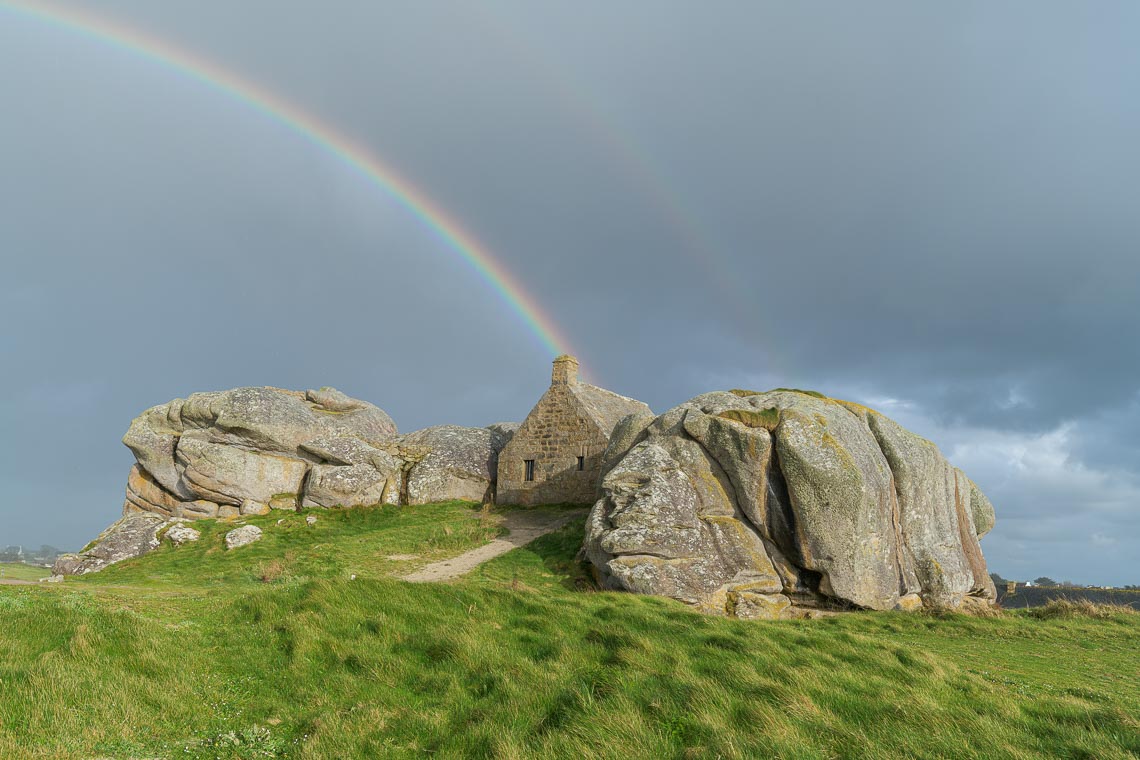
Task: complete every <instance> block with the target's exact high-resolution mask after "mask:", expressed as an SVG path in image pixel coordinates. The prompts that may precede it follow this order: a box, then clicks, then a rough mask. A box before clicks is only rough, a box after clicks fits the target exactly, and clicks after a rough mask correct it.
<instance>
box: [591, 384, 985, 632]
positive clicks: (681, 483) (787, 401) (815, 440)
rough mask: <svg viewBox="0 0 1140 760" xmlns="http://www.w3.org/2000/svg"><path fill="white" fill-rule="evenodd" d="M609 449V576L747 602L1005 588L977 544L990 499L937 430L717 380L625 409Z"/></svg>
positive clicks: (936, 601) (634, 585)
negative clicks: (717, 387)
mask: <svg viewBox="0 0 1140 760" xmlns="http://www.w3.org/2000/svg"><path fill="white" fill-rule="evenodd" d="M604 460H606V461H607V462H609V463H610V464H609V465H608V470H607V471H606V474H605V475H604V477H603V479H602V484H601V487H602V493H603V498H602V499H601V500H599V501H598V502H597V504H595V506H594V509H593V511H592V512H591V515H590V518H589V520H588V522H587V529H586V555H587V557H588V558H589V560H590V561H591V562H592V563H593V564H594V566H595V567H596V568H597V570H598V572H599V575H600V576H601V578H602V579H603V582H604V583H606V585H608V586H609V587H611V588H622V589H627V590H630V591H637V592H641V593H651V594H660V595H664V596H670V597H673V598H675V599H679V600H681V601H684V602H686V603H688V604H692V605H694V606H696V607H698V608H701V609H704V610H708V611H712V612H717V613H719V614H729V615H736V616H738V617H745V616H747V617H787V616H789V615H795V614H796V613H795V611H794V610H791V609H790V608H789V605H791V604H793V603H794V604H795V605H797V606H849V607H860V608H869V609H884V610H885V609H896V608H898V609H912V608H914V607H915V603H916V600H921V602H920V603H925V604H927V605H930V606H957V605H959V604H961V603H962V602H963V600H964V599H967V598H981V599H992V598H993V596H994V593H993V586H992V582H991V581H990V579H989V575H988V572H987V570H986V566H985V560H984V558H983V557H982V553H981V548H980V546H979V544H978V538H979V536H980V535H983V534H984V533H985V531H987V530H989V529H990V528H991V527H992V525H993V508H992V506H990V505H989V502H988V501H987V500H985V497H984V496H982V495H981V492H980V491H979V490H978V489H977V486H976V485H974V484H973V483H972V482H971V481H969V479H968V478H966V477H965V475H963V474H962V473H961V472H960V471H958V470H956V469H955V468H954V467H952V466H951V465H950V464H949V463H948V462H947V461H946V459H945V458H944V457H943V456H942V454H941V453H940V452H939V451H938V449H937V447H935V446H934V444H932V443H930V442H929V441H926V440H924V439H922V438H920V437H918V436H916V435H914V434H913V433H910V432H909V431H906V430H905V429H903V428H902V427H900V426H898V425H897V424H895V423H894V422H892V421H891V420H889V419H887V418H886V417H884V416H882V415H880V414H878V413H876V412H874V411H872V410H869V409H866V408H864V407H860V406H858V405H856V404H849V403H846V402H840V401H835V400H832V399H828V398H825V397H822V396H819V395H818V394H810V393H803V392H793V391H772V392H768V393H753V392H747V391H735V392H724V393H710V394H705V395H703V396H698V397H696V398H694V399H692V400H690V401H688V402H686V403H684V404H682V405H680V406H679V407H676V408H674V409H671V410H669V411H668V412H666V413H665V414H663V415H661V416H659V417H657V418H655V419H653V420H651V421H648V420H645V419H637V418H634V417H630V418H626V420H623V421H622V423H620V424H619V425H618V427H617V428H616V429H615V430H614V435H613V438H612V439H611V442H610V447H609V450H608V451H607V453H606V455H605V457H604Z"/></svg>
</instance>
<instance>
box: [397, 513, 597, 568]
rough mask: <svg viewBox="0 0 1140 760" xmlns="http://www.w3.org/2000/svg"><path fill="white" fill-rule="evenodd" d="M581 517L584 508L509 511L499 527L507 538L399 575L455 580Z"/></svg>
mask: <svg viewBox="0 0 1140 760" xmlns="http://www.w3.org/2000/svg"><path fill="white" fill-rule="evenodd" d="M585 514H586V510H584V509H577V510H573V511H565V510H559V511H558V512H546V511H540V510H515V511H512V512H509V513H507V514H506V516H505V518H506V519H505V521H504V522H503V526H504V527H505V528H506V529H507V530H509V531H510V533H508V534H507V535H505V536H502V537H500V538H496V539H495V540H494V541H491V542H490V543H488V544H484V545H483V546H480V547H479V548H478V549H472V550H471V551H469V552H465V553H463V554H460V555H459V556H458V557H452V558H451V559H445V560H440V561H439V562H432V563H431V564H430V565H427V566H425V567H423V568H420V569H419V570H417V571H416V572H414V573H412V574H411V575H405V576H403V580H405V581H411V582H412V583H425V582H432V581H446V580H451V579H452V578H458V577H459V576H461V575H465V574H467V573H469V572H471V571H472V570H474V569H475V568H477V567H479V565H482V564H483V563H484V562H487V561H488V560H492V559H494V558H495V557H498V556H499V555H501V554H506V553H507V552H509V551H510V550H511V549H517V548H519V547H520V546H525V545H527V544H529V543H530V542H531V541H533V540H535V539H536V538H538V537H539V536H545V535H546V534H547V533H553V532H554V531H556V530H558V529H559V528H561V527H562V526H563V525H565V524H566V523H568V522H570V521H571V520H574V519H576V518H579V517H582V516H583V515H585Z"/></svg>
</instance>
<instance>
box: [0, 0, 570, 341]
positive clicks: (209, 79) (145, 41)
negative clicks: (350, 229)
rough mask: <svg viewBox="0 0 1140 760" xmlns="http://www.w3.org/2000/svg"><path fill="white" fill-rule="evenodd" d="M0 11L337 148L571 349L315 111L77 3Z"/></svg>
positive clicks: (509, 283)
mask: <svg viewBox="0 0 1140 760" xmlns="http://www.w3.org/2000/svg"><path fill="white" fill-rule="evenodd" d="M0 10H6V11H8V12H9V13H12V14H15V15H18V16H22V17H24V18H28V19H32V20H35V21H38V22H42V23H44V24H48V25H50V26H53V27H56V28H60V29H64V30H67V31H69V32H72V33H74V34H78V35H80V36H83V37H86V38H88V39H92V40H96V41H98V42H100V43H103V44H105V45H108V46H110V47H112V48H116V49H119V50H123V51H126V52H128V53H130V54H132V55H135V56H137V57H139V58H142V59H144V60H147V61H150V62H152V63H155V64H158V65H160V66H163V67H165V68H167V69H170V70H171V71H174V72H177V73H179V74H182V75H184V76H186V77H188V78H190V79H192V80H194V81H196V82H198V83H200V84H202V85H204V86H205V87H207V88H209V89H212V90H214V91H216V92H219V93H222V94H224V95H226V96H228V97H230V98H232V99H234V100H236V101H238V102H239V103H242V104H243V105H246V106H248V107H250V108H252V109H254V110H256V111H258V112H260V113H261V114H262V115H263V116H265V117H267V118H269V119H270V120H272V121H275V122H277V123H278V124H280V125H282V126H284V127H286V128H287V129H289V130H290V131H292V132H294V133H295V134H296V135H298V136H300V137H301V138H303V139H304V140H306V141H307V142H309V143H311V144H313V145H315V146H317V147H318V148H320V149H321V150H323V151H325V152H327V153H329V154H331V155H332V156H334V157H335V158H337V159H338V160H340V161H341V162H343V163H344V164H345V165H346V166H348V167H350V168H351V169H353V170H354V171H356V172H357V173H358V174H359V175H361V176H362V177H364V178H365V179H366V180H367V181H368V182H370V183H371V184H372V185H374V186H375V187H377V188H379V189H380V190H381V191H382V192H383V193H384V194H386V195H387V196H388V197H389V198H391V199H392V200H393V201H395V202H396V204H398V205H399V206H401V207H402V208H404V209H405V210H406V211H408V212H409V213H410V214H411V215H412V216H413V217H414V218H415V219H416V220H418V221H419V222H420V223H421V224H423V225H424V227H426V228H427V229H428V230H430V231H431V232H432V233H433V234H434V235H435V236H436V237H438V238H439V239H440V240H442V241H443V242H444V243H445V244H446V245H447V246H448V247H449V248H450V249H451V250H452V251H454V252H455V253H456V254H458V255H459V257H460V258H461V259H462V260H463V261H464V262H465V263H466V264H468V265H469V266H470V268H471V269H472V270H473V271H474V272H475V273H476V274H477V275H478V276H479V277H480V278H481V279H482V280H483V282H485V283H486V284H487V285H488V286H490V287H491V289H492V290H493V291H494V292H496V293H497V294H498V295H499V296H500V298H501V299H502V300H503V302H504V303H505V304H506V305H507V306H508V307H509V308H510V310H511V311H513V312H514V313H515V314H516V315H517V316H518V317H519V318H520V319H521V320H522V322H523V323H524V324H525V325H526V326H527V328H528V329H529V330H530V332H532V333H533V334H534V336H535V337H536V338H537V339H538V340H539V342H540V343H541V344H542V347H543V348H544V349H545V350H546V351H547V352H549V354H550V355H551V356H552V357H553V356H557V355H559V354H566V353H573V351H571V350H570V344H569V342H568V341H567V340H566V339H565V337H563V335H562V334H561V331H560V330H559V329H558V328H557V326H556V325H555V324H554V321H553V320H552V319H551V318H550V317H549V316H548V315H546V314H544V313H543V312H542V310H541V309H540V308H539V306H538V304H537V303H536V302H535V300H534V299H533V298H532V297H531V296H529V295H528V294H527V293H526V291H525V290H523V288H522V286H521V285H520V284H519V283H518V281H517V280H516V279H515V278H514V277H513V276H511V274H510V273H509V272H508V271H507V270H506V268H505V267H504V266H503V265H502V264H501V263H500V262H498V261H496V260H495V258H494V257H493V256H492V255H491V253H490V252H489V251H488V250H487V249H486V248H485V247H484V246H483V245H481V244H480V243H479V241H477V240H476V239H475V238H474V237H472V235H471V234H470V233H469V232H467V231H466V230H464V229H463V227H462V225H461V224H460V223H459V222H458V221H457V220H455V219H454V218H453V217H451V216H449V215H448V214H447V212H445V211H444V210H443V209H442V208H440V207H439V206H438V205H437V204H436V203H434V202H433V201H432V200H431V199H430V198H429V197H427V195H425V194H424V193H423V192H422V191H420V190H419V189H417V188H416V187H415V186H414V185H413V184H412V183H411V182H409V181H408V180H406V179H404V178H403V177H401V176H400V175H399V174H398V173H397V172H396V171H395V170H393V169H392V168H391V167H389V166H386V165H384V164H383V163H381V162H380V161H379V160H377V159H376V158H375V157H373V156H371V155H370V154H369V153H368V151H367V150H366V149H364V148H363V147H361V146H359V145H355V144H353V142H352V141H351V140H349V139H348V138H347V137H345V136H344V135H342V134H340V133H338V132H337V131H336V130H335V129H333V128H332V127H331V126H329V125H328V124H325V123H323V122H322V121H320V120H319V119H318V118H317V117H315V116H313V115H312V114H308V113H305V112H304V111H302V110H301V109H300V108H298V107H297V106H295V105H293V104H291V103H289V102H287V101H285V100H284V99H282V98H280V97H278V96H276V95H274V94H273V93H270V92H267V91H266V90H265V89H263V88H261V87H258V86H257V85H255V84H253V83H252V82H248V81H246V80H243V79H242V78H240V77H239V76H237V75H235V74H233V73H232V72H229V71H225V70H223V69H221V68H219V67H217V66H215V65H214V64H211V63H209V62H208V61H204V60H202V59H200V58H197V57H195V56H193V55H191V54H189V53H187V52H185V51H183V50H179V49H178V48H176V47H175V46H173V45H171V44H170V43H169V42H167V41H165V40H160V39H156V38H154V37H151V36H147V35H144V34H143V33H141V32H139V31H136V30H134V29H129V28H127V27H125V26H122V25H120V24H117V23H111V22H109V21H107V20H105V19H102V18H95V17H94V16H91V15H89V14H86V13H83V12H81V11H77V10H73V9H70V8H69V9H66V10H65V9H62V8H49V7H46V6H44V5H34V6H33V5H30V4H28V3H22V2H12V1H10V0H0Z"/></svg>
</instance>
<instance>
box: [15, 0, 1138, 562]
mask: <svg viewBox="0 0 1140 760" xmlns="http://www.w3.org/2000/svg"><path fill="white" fill-rule="evenodd" d="M2 6H3V4H2V3H0V8H2ZM83 7H84V8H86V9H88V10H89V11H90V9H96V10H95V12H96V13H97V15H100V16H101V17H104V18H107V19H114V20H116V21H118V22H120V23H122V24H125V25H127V26H131V27H133V28H136V29H139V30H144V31H146V32H147V33H148V34H150V35H153V36H155V37H158V38H162V39H166V40H169V41H171V42H172V43H174V44H176V45H177V46H178V47H180V48H182V49H184V50H187V51H191V52H194V53H195V54H197V55H199V56H200V57H202V58H204V59H207V60H209V61H211V62H213V63H214V64H216V65H218V66H221V67H222V68H225V69H228V70H231V71H233V72H235V73H237V74H239V75H240V76H241V77H242V78H244V79H247V80H251V81H254V82H258V83H260V84H262V85H263V86H264V87H265V88H267V89H268V90H270V91H272V92H275V93H277V94H278V95H280V96H282V97H283V98H285V99H287V100H289V101H291V102H293V103H295V104H297V105H298V106H300V107H301V108H303V109H304V110H306V111H309V112H311V113H313V114H317V115H319V117H320V118H321V119H322V120H323V121H325V122H327V123H331V124H333V125H335V126H336V127H337V129H338V130H340V131H341V132H342V133H344V134H346V135H348V136H350V137H352V138H353V139H355V140H356V141H358V142H359V143H360V144H362V145H365V146H367V147H368V148H369V149H370V150H371V151H372V152H374V153H375V154H376V155H377V156H379V157H381V158H382V159H383V160H384V161H386V162H387V163H389V164H390V165H392V166H393V167H395V168H397V169H398V170H399V171H400V172H401V173H402V174H403V175H405V176H406V177H408V178H410V179H411V180H412V181H413V182H414V183H415V184H416V185H418V186H419V187H420V188H421V189H422V190H423V191H424V192H425V193H426V194H428V195H429V196H430V197H432V198H433V199H435V201H436V202H437V203H438V204H439V205H440V206H442V207H443V208H445V209H447V210H448V211H449V212H450V213H451V214H452V215H453V216H455V217H456V218H458V219H460V220H461V221H462V223H463V224H464V225H465V226H466V227H467V229H469V230H470V231H471V232H472V233H474V234H475V236H476V237H478V238H479V239H480V240H481V241H482V242H483V243H484V244H485V245H486V246H487V247H488V248H489V249H490V250H492V251H493V252H494V253H495V255H496V257H497V258H498V259H499V260H500V261H501V262H503V263H504V264H505V266H506V267H507V268H508V269H509V270H510V271H511V272H512V273H513V274H514V276H515V277H516V278H517V279H518V280H519V281H520V282H522V283H523V284H524V285H525V287H526V289H527V291H528V292H529V293H531V294H532V295H533V296H534V297H535V298H536V299H537V300H539V301H540V302H541V303H542V304H543V307H544V309H545V310H546V311H547V312H548V313H549V314H550V315H551V316H552V318H553V319H554V320H555V322H556V323H557V324H558V325H559V326H560V327H561V328H562V330H563V331H564V332H565V333H566V334H567V335H568V336H569V338H570V340H571V341H572V342H573V347H574V348H575V349H576V350H577V351H578V353H579V355H580V359H581V360H582V362H583V365H584V368H585V369H587V370H588V371H589V372H590V373H591V374H592V376H593V377H594V378H595V379H596V380H597V381H598V382H600V383H602V384H604V385H606V386H607V387H610V388H612V389H614V390H616V391H619V392H622V393H626V394H629V395H634V396H637V397H638V398H640V399H642V400H644V401H646V402H647V403H649V404H650V405H651V406H652V407H653V408H654V409H655V410H656V411H664V410H665V409H667V408H668V407H670V406H672V405H674V404H676V403H679V402H681V401H683V400H685V399H687V398H689V397H691V396H693V395H696V394H697V393H701V392H704V391H708V390H714V389H718V388H725V387H741V386H744V387H757V388H766V387H775V386H796V387H807V388H815V389H818V390H821V391H823V392H826V393H828V394H829V395H835V396H841V397H848V398H853V399H855V400H859V401H863V402H865V403H869V404H871V405H874V406H877V407H879V408H881V409H882V410H883V411H884V412H886V413H888V414H891V415H892V416H894V417H896V418H897V419H898V420H899V421H900V422H902V423H903V424H906V425H908V426H909V427H911V428H912V429H914V430H916V431H917V432H919V433H921V434H923V435H926V436H927V437H929V438H931V439H932V440H934V441H935V442H936V443H938V444H939V445H940V446H941V447H942V449H943V451H944V452H945V453H946V454H947V455H948V456H950V458H951V459H952V460H953V461H954V462H955V463H956V464H958V465H960V466H962V467H963V468H965V469H966V471H967V472H969V473H970V475H971V476H972V477H973V478H974V479H975V480H976V481H978V483H979V484H980V485H981V486H982V487H983V489H984V490H986V492H987V493H988V494H989V495H990V497H991V498H992V499H993V501H994V503H995V505H996V507H997V510H998V525H997V528H996V529H995V530H994V532H993V533H992V534H991V535H990V536H989V537H987V539H986V540H985V541H984V542H983V549H984V550H985V552H986V556H987V558H988V559H989V562H990V566H991V569H993V570H996V571H998V572H1001V573H1003V574H1005V575H1007V576H1014V577H1035V576H1036V575H1040V574H1049V575H1051V576H1054V577H1059V578H1068V579H1072V580H1074V581H1084V582H1102V583H1114V584H1120V583H1129V582H1131V583H1137V582H1140V560H1138V559H1137V557H1140V444H1138V443H1137V438H1136V435H1135V431H1136V429H1137V427H1138V425H1140V379H1138V378H1140V352H1138V350H1137V345H1138V340H1137V338H1138V336H1137V327H1136V324H1137V320H1138V318H1140V255H1138V254H1137V251H1138V248H1140V247H1138V243H1140V208H1137V205H1138V200H1137V199H1140V186H1138V185H1140V150H1138V148H1137V142H1136V137H1135V136H1136V135H1137V134H1140V99H1137V98H1136V97H1135V82H1136V81H1137V79H1138V78H1140V47H1137V46H1136V45H1135V39H1134V32H1135V29H1137V28H1138V27H1137V24H1138V22H1140V7H1138V6H1137V5H1136V4H1135V3H1126V2H1121V3H1108V2H1105V3H1096V4H1091V3H1048V2H1045V3H1043V2H1023V3H1002V4H1000V7H999V4H993V3H988V2H986V3H983V2H978V3H970V2H966V3H953V4H916V3H911V2H901V1H900V2H895V3H860V4H858V5H857V6H856V5H853V4H847V3H811V2H808V3H794V4H793V3H729V2H725V3H680V4H671V3H664V2H652V3H650V2H644V3H619V4H615V3H594V4H589V3H587V4H582V3H574V4H563V5H561V6H558V7H554V6H553V4H547V3H543V4H536V3H530V2H519V3H362V2H331V3H330V2H322V3H316V2H312V3H310V2H304V3H302V2H280V1H279V0H273V1H272V2H270V1H269V0H264V1H262V0H259V1H257V2H253V1H249V0H247V1H245V2H241V3H232V2H207V3H202V2H193V3H191V2H166V3H161V4H156V3H151V2H145V1H143V0H118V1H116V2H87V3H84V4H83ZM0 103H2V104H3V105H2V110H3V118H2V119H0V251H3V255H4V261H5V276H4V277H3V278H2V280H0V318H2V320H3V325H4V327H3V328H2V331H0V350H2V354H3V356H4V362H3V370H2V371H0V425H2V428H0V429H2V430H3V437H2V439H0V476H2V480H3V482H4V484H5V488H4V492H3V497H2V500H0V544H7V543H26V544H39V543H53V544H56V545H60V546H65V547H75V546H77V545H80V544H82V543H84V542H85V541H86V540H88V539H89V538H91V537H92V536H94V535H95V533H97V532H98V530H100V529H101V528H102V527H104V526H105V525H107V524H108V523H110V522H111V521H112V520H113V519H114V518H115V517H116V515H117V514H118V512H119V510H120V508H121V505H122V498H123V495H122V492H123V486H124V483H125V478H126V473H127V469H128V468H129V465H130V462H131V457H130V454H129V452H128V451H127V450H126V449H125V448H124V447H122V445H121V444H120V443H119V439H120V437H121V436H122V433H123V432H124V431H125V430H126V427H127V425H128V423H129V421H130V419H131V418H132V417H133V416H135V415H136V414H137V413H139V412H140V411H142V410H143V409H144V408H146V407H148V406H150V405H153V404H156V403H161V402H165V401H167V400H169V399H171V398H174V397H179V396H185V395H186V394H189V393H191V392H194V391H196V390H214V389H222V388H229V387H235V386H239V385H260V384H272V385H278V386H285V387H295V388H309V387H318V386H321V385H334V386H336V387H338V388H340V389H341V390H344V391H345V392H347V393H349V394H351V395H354V396H358V397H361V398H364V399H367V400H369V401H372V402H374V403H376V404H378V405H380V406H381V407H383V408H384V409H386V410H387V411H388V412H389V413H390V414H391V415H392V416H393V417H394V418H395V420H396V422H397V423H398V424H399V425H400V428H401V430H405V431H408V430H413V429H416V428H419V427H423V426H426V425H431V424H439V423H444V422H455V423H461V424H478V425H482V424H487V423H490V422H494V421H498V420H506V419H514V420H518V419H521V418H522V417H523V416H524V415H525V414H526V412H527V411H528V410H529V409H530V406H531V405H532V404H533V402H534V401H535V400H536V399H537V397H538V395H539V394H540V393H541V391H542V389H543V387H544V386H545V385H546V382H547V378H548V360H549V358H550V357H549V356H548V355H547V353H546V352H545V351H544V350H543V349H542V347H541V345H540V344H539V343H538V342H537V341H536V340H535V339H534V337H533V336H532V335H531V334H530V333H529V332H528V330H527V329H526V327H525V326H524V325H523V324H522V323H521V322H520V321H519V320H518V319H517V318H516V317H515V316H514V315H513V314H512V313H511V311H510V310H509V309H508V308H507V307H506V306H505V305H504V304H503V302H502V301H501V300H500V299H499V298H498V297H497V296H496V295H495V294H494V293H493V292H491V291H490V290H489V289H488V288H487V287H486V286H485V285H484V284H483V283H482V282H481V281H480V280H479V279H478V277H477V276H475V275H474V273H473V272H472V271H471V270H470V269H469V268H468V267H467V266H466V265H464V264H463V263H462V262H460V260H459V259H458V258H457V257H456V255H455V254H454V253H453V252H451V251H450V250H448V249H447V248H446V247H445V246H443V245H442V244H441V243H440V242H439V240H438V239H437V238H435V237H434V236H432V235H431V234H430V233H429V232H427V231H426V230H425V229H424V228H423V227H422V226H421V225H420V224H419V223H418V222H417V221H416V220H414V219H413V218H411V217H410V216H409V215H408V214H407V213H406V212H404V211H402V210H401V209H400V208H398V207H397V206H395V205H394V204H393V203H392V202H391V201H389V200H387V199H386V198H385V197H383V195H382V194H380V193H379V192H378V191H376V190H375V189H374V188H373V187H371V186H370V185H368V184H367V183H365V182H363V181H362V180H361V179H360V178H359V177H358V176H357V175H355V174H354V173H353V172H352V171H350V170H349V169H347V168H346V167H345V166H344V165H342V164H340V163H338V162H337V161H336V160H334V159H332V158H331V157H330V156H329V155H328V154H327V153H325V152H323V151H321V150H320V149H318V148H316V147H314V146H313V145H311V144H309V143H307V142H305V141H303V140H301V139H299V138H298V137H297V136H296V135H295V134H293V133H291V132H289V131H288V130H286V129H284V128H282V127H281V126H280V125H278V124H275V123H274V122H272V121H270V120H268V119H267V118H266V117H265V116H264V115H262V114H260V113H258V112H257V111H255V110H254V109H252V108H250V107H248V106H247V105H244V104H242V103H239V102H236V101H234V100H232V99H230V98H227V97H224V96H222V95H220V94H219V93H217V92H216V91H214V90H211V89H209V88H207V87H203V86H202V85H201V84H199V83H197V82H194V81H193V80H191V79H189V78H187V77H184V76H181V75H178V74H176V73H172V72H171V71H169V70H167V69H164V68H162V67H160V66H156V65H154V64H153V63H149V62H146V61H144V60H142V59H140V58H138V57H137V56H134V55H132V54H130V53H129V52H125V51H123V50H122V49H116V48H114V47H109V46H107V45H103V44H100V43H98V42H93V41H91V40H87V39H84V38H82V37H80V36H77V35H75V34H73V33H70V32H67V31H65V30H63V29H60V28H58V27H53V26H50V25H44V24H42V23H37V22H34V21H30V20H28V19H26V18H23V17H20V16H17V15H13V14H11V13H9V12H7V11H4V10H0Z"/></svg>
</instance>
